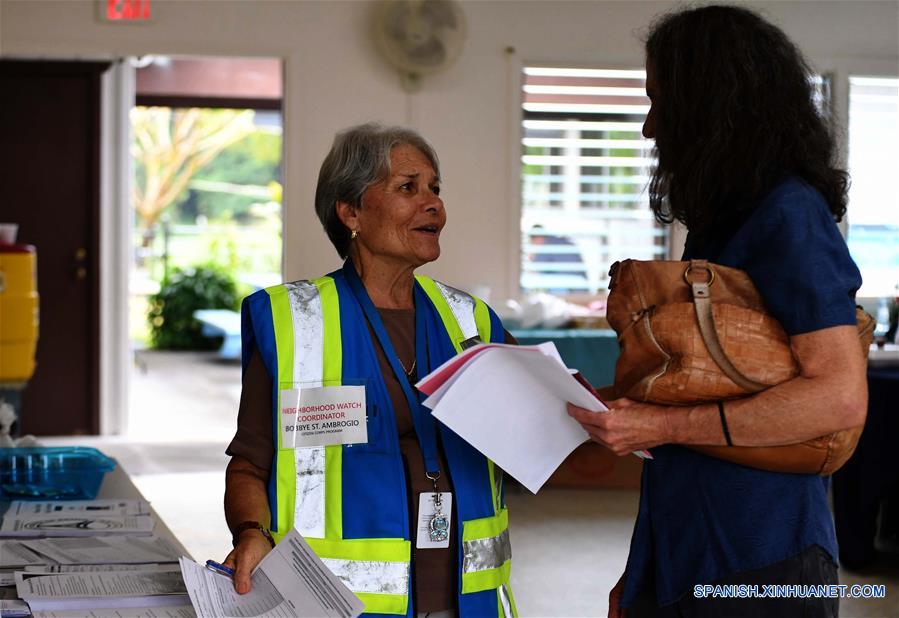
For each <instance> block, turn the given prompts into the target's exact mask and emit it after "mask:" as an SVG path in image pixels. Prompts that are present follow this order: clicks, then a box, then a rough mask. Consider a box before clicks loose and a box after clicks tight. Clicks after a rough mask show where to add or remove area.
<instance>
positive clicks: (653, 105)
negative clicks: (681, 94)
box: [643, 58, 659, 139]
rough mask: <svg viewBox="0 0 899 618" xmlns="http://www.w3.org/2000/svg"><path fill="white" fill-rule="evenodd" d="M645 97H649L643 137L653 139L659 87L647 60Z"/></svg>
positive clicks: (653, 70)
mask: <svg viewBox="0 0 899 618" xmlns="http://www.w3.org/2000/svg"><path fill="white" fill-rule="evenodd" d="M646 96H648V97H649V112H647V113H646V120H644V121H643V137H645V138H646V139H655V136H656V118H658V115H659V86H658V84H657V83H656V74H655V69H654V68H653V66H652V63H651V62H650V61H649V59H648V58H647V60H646Z"/></svg>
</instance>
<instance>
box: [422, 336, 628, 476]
mask: <svg viewBox="0 0 899 618" xmlns="http://www.w3.org/2000/svg"><path fill="white" fill-rule="evenodd" d="M417 386H418V388H419V390H421V391H422V392H424V393H425V394H428V395H429V397H428V398H427V399H425V401H424V405H426V406H428V407H429V408H431V409H432V410H433V415H434V417H435V418H437V419H438V420H440V421H441V422H442V423H444V424H445V425H446V426H447V427H449V428H450V429H452V430H453V431H454V432H455V433H457V434H458V435H460V436H461V437H462V438H463V439H465V440H466V441H467V442H468V443H469V444H471V445H472V446H473V447H474V448H476V449H477V450H479V451H480V452H482V453H483V454H484V455H486V456H487V457H489V458H490V459H492V460H493V461H494V462H495V463H496V464H497V465H499V466H500V467H501V468H502V469H503V470H504V471H506V472H508V473H509V474H511V475H512V476H513V477H515V478H516V479H517V480H518V481H519V482H520V483H521V484H522V485H524V486H525V487H527V488H528V489H529V490H530V491H531V492H533V493H537V491H538V490H539V489H540V487H542V486H543V484H544V483H545V482H546V480H547V479H548V478H549V477H550V475H552V473H553V472H554V471H555V470H556V469H557V468H558V467H559V466H560V465H561V464H562V462H563V461H564V460H565V458H566V457H568V455H569V454H570V453H571V451H573V450H574V449H575V448H577V447H578V446H579V445H580V444H582V443H583V442H586V441H587V440H588V439H589V435H588V434H587V432H586V431H585V430H584V428H583V427H581V425H580V424H579V423H577V422H576V421H575V420H574V419H572V418H571V417H570V416H569V415H568V411H567V405H566V404H567V403H568V402H571V403H573V404H575V405H577V406H580V407H582V408H586V409H588V410H592V411H594V412H603V411H607V410H608V408H607V407H606V406H605V405H603V403H602V402H600V401H599V400H598V399H596V397H594V396H593V394H592V393H590V392H589V391H588V390H587V389H586V388H584V386H582V385H581V384H580V383H579V382H578V381H577V380H576V379H575V378H574V377H573V376H572V375H571V372H570V371H569V370H568V369H567V368H566V367H565V365H564V364H563V363H562V361H561V359H560V357H559V355H558V351H556V349H555V345H553V344H552V343H544V344H540V345H539V346H508V345H501V344H482V345H479V346H475V347H472V348H469V349H468V350H466V351H465V352H463V353H462V354H460V355H459V356H457V357H455V358H454V359H450V361H448V362H447V363H444V365H442V366H441V367H439V368H438V369H437V370H435V371H434V372H432V373H431V374H430V375H428V376H427V377H425V378H424V379H423V380H421V381H420V382H419V383H418V384H417ZM641 455H642V453H641Z"/></svg>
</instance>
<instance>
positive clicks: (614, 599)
mask: <svg viewBox="0 0 899 618" xmlns="http://www.w3.org/2000/svg"><path fill="white" fill-rule="evenodd" d="M623 592H624V574H623V573H622V574H621V577H619V578H618V583H617V584H615V587H614V588H612V591H611V592H609V618H624V610H623V609H622V608H621V605H620V604H621V594H622V593H623Z"/></svg>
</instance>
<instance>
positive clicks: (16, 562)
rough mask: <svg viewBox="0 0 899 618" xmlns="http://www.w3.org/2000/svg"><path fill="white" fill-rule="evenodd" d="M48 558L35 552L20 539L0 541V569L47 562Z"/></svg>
mask: <svg viewBox="0 0 899 618" xmlns="http://www.w3.org/2000/svg"><path fill="white" fill-rule="evenodd" d="M48 562H49V560H47V558H45V557H44V556H41V555H40V554H37V553H35V552H34V551H32V550H31V549H29V548H28V547H26V546H25V545H23V544H22V542H21V541H0V569H14V568H19V567H25V566H29V565H37V564H47V563H48Z"/></svg>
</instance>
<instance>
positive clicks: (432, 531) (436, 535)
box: [428, 492, 449, 543]
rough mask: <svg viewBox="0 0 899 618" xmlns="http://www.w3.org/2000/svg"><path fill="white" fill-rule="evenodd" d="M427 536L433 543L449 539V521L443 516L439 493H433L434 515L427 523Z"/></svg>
mask: <svg viewBox="0 0 899 618" xmlns="http://www.w3.org/2000/svg"><path fill="white" fill-rule="evenodd" d="M428 536H430V537H431V541H432V542H434V543H441V542H443V541H445V540H447V539H448V538H449V519H448V518H447V516H446V515H444V514H443V505H442V501H441V500H440V493H439V492H436V493H434V514H433V515H431V519H430V521H429V522H428Z"/></svg>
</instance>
